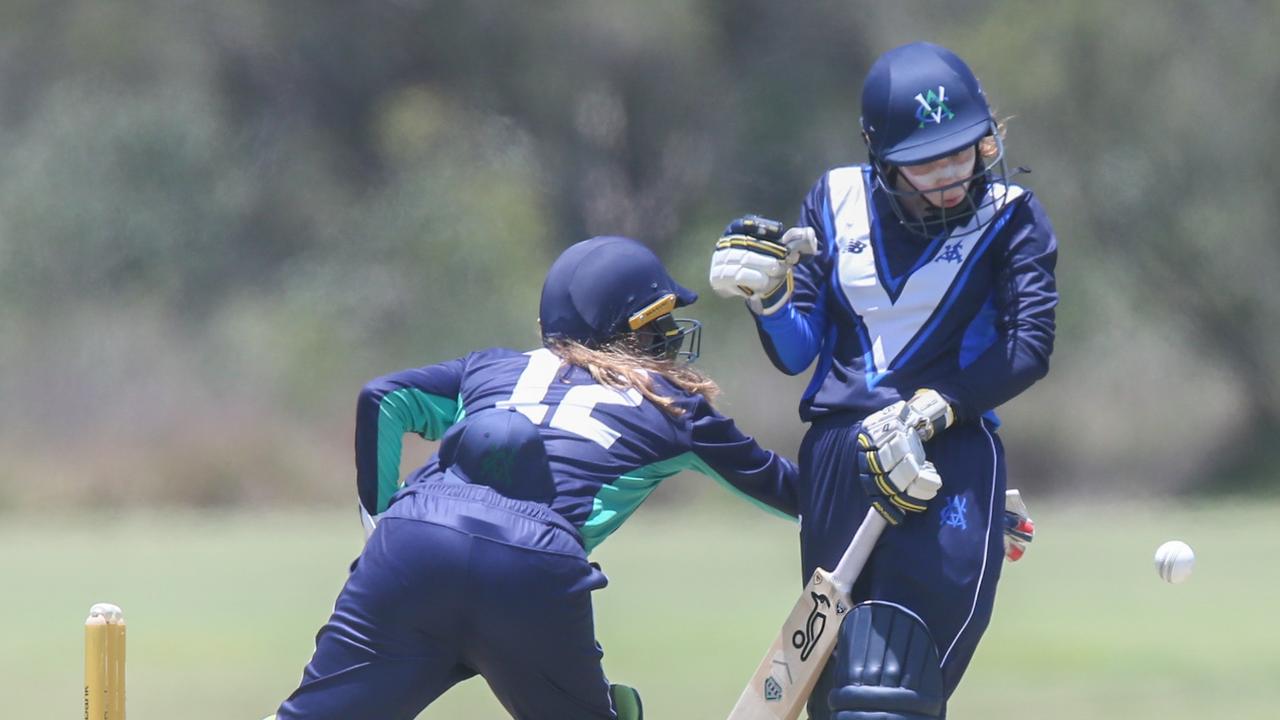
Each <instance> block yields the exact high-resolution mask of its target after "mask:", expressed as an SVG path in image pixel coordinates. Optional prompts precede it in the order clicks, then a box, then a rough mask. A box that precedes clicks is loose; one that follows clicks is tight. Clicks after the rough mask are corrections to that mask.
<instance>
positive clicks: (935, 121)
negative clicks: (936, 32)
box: [862, 42, 996, 165]
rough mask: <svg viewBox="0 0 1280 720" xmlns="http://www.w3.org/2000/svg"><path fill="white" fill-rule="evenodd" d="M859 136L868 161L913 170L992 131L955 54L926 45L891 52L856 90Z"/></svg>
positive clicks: (978, 91) (980, 97)
mask: <svg viewBox="0 0 1280 720" xmlns="http://www.w3.org/2000/svg"><path fill="white" fill-rule="evenodd" d="M862 131H863V132H864V133H865V134H866V141H867V150H868V151H869V152H870V153H871V156H872V158H873V159H875V160H878V161H880V162H882V163H886V164H889V165H917V164H919V163H925V162H929V161H930V160H936V159H938V158H940V157H945V156H947V155H950V154H952V153H955V152H958V151H960V150H963V149H965V148H967V147H970V146H972V145H975V144H977V142H978V141H979V140H981V139H982V138H983V137H985V136H986V135H990V134H992V133H994V132H995V131H996V121H995V118H993V117H992V116H991V108H990V107H988V106H987V98H986V95H984V94H983V92H982V87H981V86H980V85H979V84H978V78H977V77H976V76H975V75H974V74H973V71H972V70H970V69H969V66H968V65H966V64H965V62H964V61H963V60H961V59H960V58H959V57H958V56H957V55H956V54H955V53H953V52H951V51H950V50H948V49H946V48H944V47H940V46H938V45H934V44H932V43H927V42H915V43H911V44H910V45H903V46H902V47H899V48H894V49H893V50H890V51H889V52H887V53H885V54H884V55H881V56H880V59H879V60H877V61H876V62H875V64H874V65H872V66H871V70H870V71H869V72H868V73H867V79H866V82H864V83H863V85H862Z"/></svg>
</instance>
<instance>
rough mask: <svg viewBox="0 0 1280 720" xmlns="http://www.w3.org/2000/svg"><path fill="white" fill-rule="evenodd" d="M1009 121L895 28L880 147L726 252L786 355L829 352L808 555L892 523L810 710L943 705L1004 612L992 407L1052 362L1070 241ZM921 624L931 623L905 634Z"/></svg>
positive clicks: (736, 290)
mask: <svg viewBox="0 0 1280 720" xmlns="http://www.w3.org/2000/svg"><path fill="white" fill-rule="evenodd" d="M1003 131H1004V128H1003V127H1002V125H1001V124H1000V123H999V122H998V121H997V120H996V118H995V117H994V116H993V115H992V112H991V109H990V107H989V106H988V102H987V99H986V97H985V96H984V94H983V92H982V89H981V88H980V86H979V84H978V79H977V78H976V77H975V76H974V74H973V72H972V71H971V70H970V69H969V67H968V66H967V65H966V64H965V63H964V61H963V60H961V59H960V58H959V57H957V56H956V55H955V54H954V53H952V52H951V51H949V50H947V49H945V48H942V47H939V46H937V45H932V44H929V43H923V42H918V43H912V44H910V45H905V46H903V47H899V48H896V49H894V50H890V51H889V52H887V53H885V54H884V55H883V56H882V57H880V58H879V59H878V60H877V61H876V62H875V64H874V65H873V66H872V68H871V70H870V71H869V73H868V74H867V77H866V80H865V83H864V85H863V90H862V137H863V140H864V141H865V143H866V147H867V154H868V158H869V161H868V162H867V163H866V164H865V165H852V166H848V167H838V168H835V169H833V170H830V171H828V172H827V173H826V174H824V175H823V176H822V177H821V178H820V179H819V180H818V182H817V183H816V184H815V185H814V186H813V188H812V190H810V192H809V194H808V196H807V198H806V199H805V201H804V205H803V209H802V211H801V215H800V221H799V223H798V227H796V228H792V229H791V230H788V231H786V232H783V231H784V229H785V228H784V227H783V226H782V225H780V224H778V223H775V222H772V221H767V220H762V219H760V218H757V217H753V216H748V217H745V218H741V219H739V220H735V221H734V222H733V223H731V224H730V225H729V227H728V229H727V231H726V233H725V235H724V237H722V238H721V239H720V241H719V243H718V244H717V249H716V251H715V253H714V255H713V257H712V264H711V285H712V287H713V288H714V289H715V291H716V292H717V293H718V294H720V295H722V296H726V297H729V296H738V297H743V298H745V299H746V304H747V306H748V308H749V309H750V311H751V312H752V314H753V315H754V317H755V319H756V324H757V327H758V330H759V335H760V341H761V344H762V345H763V346H764V350H765V352H766V353H767V354H768V356H769V359H770V360H771V361H772V362H773V364H774V365H775V366H776V367H777V368H778V369H779V370H781V371H782V372H784V373H787V374H789V375H794V374H797V373H801V372H803V371H805V369H806V368H808V367H810V366H811V365H816V366H815V369H814V372H813V379H812V381H811V382H810V383H809V385H808V388H807V389H806V390H805V393H804V396H803V398H802V399H801V402H800V415H801V418H802V419H803V420H805V421H807V422H809V423H810V428H809V430H808V432H807V434H806V435H805V439H804V442H803V444H802V446H801V450H800V458H799V461H800V469H801V479H800V487H799V502H800V514H801V533H800V540H801V555H802V561H803V566H804V573H803V575H802V577H805V578H807V577H809V575H810V574H812V573H813V571H814V568H816V567H825V568H830V567H832V566H833V564H834V563H835V561H836V559H837V558H838V557H839V556H840V553H841V551H842V550H843V549H844V548H845V546H846V545H847V544H848V542H849V539H850V538H851V537H852V535H853V533H854V530H855V529H856V527H857V524H858V522H859V521H860V520H861V518H862V517H863V515H864V514H865V513H866V511H867V509H868V508H869V507H874V508H875V509H876V510H878V511H879V512H880V514H881V515H882V516H884V518H885V519H886V520H887V521H888V522H889V525H890V527H888V528H887V529H886V530H885V532H884V534H883V536H882V537H881V540H880V544H879V546H878V547H877V549H876V550H875V552H874V553H873V554H872V555H871V560H870V562H869V564H868V565H867V566H866V568H865V569H864V571H863V573H862V576H861V578H860V579H859V581H858V583H857V584H856V585H855V586H854V588H853V600H854V601H855V602H859V601H868V600H874V601H877V602H875V603H870V604H866V605H859V606H857V607H856V608H855V609H854V610H853V611H852V612H851V614H850V616H849V617H848V619H846V620H845V622H844V624H843V626H842V629H841V635H840V642H839V644H838V646H837V648H836V650H835V653H834V655H833V660H832V661H831V662H829V663H828V665H827V668H826V670H825V672H824V673H823V676H822V678H821V680H820V681H819V683H818V687H817V689H816V690H815V691H814V692H813V694H812V695H811V696H810V700H809V706H808V709H809V714H810V717H811V718H813V719H814V720H826V719H827V718H831V717H838V718H840V719H841V720H866V719H867V718H877V719H879V720H894V719H898V720H905V719H908V718H909V719H912V720H916V719H919V720H925V719H927V718H942V717H945V714H946V699H947V698H948V697H950V695H951V693H952V692H953V691H954V690H955V688H956V685H957V684H958V683H959V682H960V678H961V676H962V675H963V674H964V671H965V668H966V666H967V665H968V664H969V660H970V658H971V657H972V656H973V653H974V650H975V649H976V648H977V645H978V640H979V639H980V638H981V637H982V634H983V631H984V630H985V629H986V627H987V623H988V621H989V620H990V617H991V611H992V603H993V600H994V597H995V590H996V582H997V580H998V579H999V577H1000V569H1001V559H1002V553H1003V542H1002V540H1003V538H1002V532H1003V522H1002V520H1003V517H1004V509H1005V508H1004V492H1005V461H1004V451H1003V448H1002V446H1001V444H1000V439H999V437H998V436H997V435H996V428H997V427H998V425H999V421H998V420H997V418H996V416H995V414H994V412H993V409H994V408H995V407H996V406H998V405H1000V404H1001V403H1004V402H1005V401H1007V400H1009V399H1010V398H1012V397H1014V396H1016V395H1018V394H1019V393H1021V392H1022V391H1024V390H1026V389H1027V388H1028V387H1029V386H1031V384H1032V383H1034V382H1035V381H1037V380H1039V379H1040V378H1042V377H1044V375H1045V374H1046V372H1048V369H1049V355H1050V353H1051V352H1052V350H1053V338H1054V309H1055V306H1056V305H1057V303H1058V293H1057V287H1056V284H1055V280H1054V265H1055V262H1056V258H1057V241H1056V239H1055V237H1054V233H1053V230H1052V228H1051V227H1050V224H1049V219H1048V217H1047V216H1046V214H1045V211H1044V208H1043V207H1041V205H1040V203H1039V201H1038V200H1037V199H1036V198H1035V196H1034V195H1033V194H1032V193H1031V192H1030V191H1028V190H1025V189H1024V188H1021V187H1019V186H1017V185H1014V184H1012V183H1011V182H1010V181H1009V176H1008V173H1007V172H1006V169H1005V162H1004V144H1003V137H1002V136H1003V134H1004V133H1003ZM868 416H874V417H875V419H876V421H875V422H864V419H866V418H868ZM907 433H914V434H916V435H917V436H918V437H919V438H920V439H922V440H923V441H924V442H923V445H920V444H919V443H917V444H916V446H917V447H919V448H921V450H920V451H922V452H923V453H924V454H925V455H927V459H928V460H930V461H932V462H933V464H934V465H935V466H936V468H937V471H938V473H939V475H941V478H942V488H941V491H940V492H938V493H937V495H936V497H932V498H930V497H918V496H913V495H912V493H911V492H909V491H910V489H911V487H912V481H913V480H914V479H915V478H914V477H911V470H910V468H912V467H915V466H916V465H917V464H918V463H904V462H901V461H902V457H903V452H904V450H903V448H904V447H907V444H904V443H903V442H902V438H903V437H904V436H905V434H907ZM906 452H908V453H911V452H915V451H912V450H911V449H910V448H909V447H907V450H906ZM923 459H924V458H915V460H923ZM855 473H856V474H860V476H861V478H862V482H861V483H860V484H854V483H849V482H847V481H846V478H847V477H849V475H850V474H855ZM920 633H927V636H928V637H929V638H930V639H931V642H928V643H912V642H910V638H911V637H912V636H913V635H914V636H916V637H918V636H919V634H920ZM922 648H923V649H922ZM897 663H900V668H901V672H899V671H898V670H897V668H899V665H898V664H897ZM891 667H892V668H894V669H893V670H892V671H891ZM907 668H918V669H919V671H918V672H916V671H915V670H912V671H911V672H907ZM882 671H883V672H882Z"/></svg>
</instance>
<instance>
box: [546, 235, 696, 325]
mask: <svg viewBox="0 0 1280 720" xmlns="http://www.w3.org/2000/svg"><path fill="white" fill-rule="evenodd" d="M668 295H674V296H675V306H676V307H682V306H685V305H689V304H691V303H693V302H694V301H696V300H697V299H698V294H697V293H695V292H694V291H692V290H690V289H688V288H686V287H684V286H682V285H680V284H679V283H677V282H676V281H675V280H674V279H673V278H672V277H671V275H670V274H669V273H668V272H667V269H666V268H665V267H663V266H662V261H660V260H658V256H657V255H654V254H653V251H651V250H649V248H647V247H645V246H644V245H642V244H641V243H639V242H637V241H635V240H632V239H631V238H626V237H619V236H612V235H603V236H598V237H593V238H591V239H589V240H583V241H582V242H579V243H575V244H573V245H571V246H570V247H569V249H567V250H565V251H564V252H563V253H561V255H560V257H559V258H557V259H556V261H555V262H554V263H552V265H551V269H550V270H549V271H547V279H546V282H545V283H544V284H543V286H542V300H541V302H540V303H539V306H538V320H539V322H541V324H542V336H543V337H544V338H565V339H569V340H576V341H578V342H581V343H584V344H593V343H600V342H604V341H606V340H610V339H612V338H614V337H617V336H619V335H622V334H624V333H627V332H630V331H631V330H634V329H635V328H632V327H630V325H629V322H628V321H629V319H630V318H631V317H632V316H633V315H635V314H637V313H639V312H641V311H643V310H645V309H648V308H650V307H651V306H652V305H653V304H654V303H656V302H658V301H659V300H661V299H662V298H664V297H666V296H668Z"/></svg>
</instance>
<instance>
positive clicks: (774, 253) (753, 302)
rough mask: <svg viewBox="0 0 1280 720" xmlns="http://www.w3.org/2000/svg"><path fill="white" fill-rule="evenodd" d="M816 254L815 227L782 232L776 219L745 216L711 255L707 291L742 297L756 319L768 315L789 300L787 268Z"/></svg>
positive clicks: (790, 287)
mask: <svg viewBox="0 0 1280 720" xmlns="http://www.w3.org/2000/svg"><path fill="white" fill-rule="evenodd" d="M817 252H818V236H817V235H816V234H815V233H814V231H813V228H808V227H795V228H791V229H790V230H786V229H785V226H784V225H783V224H782V223H780V222H778V221H777V220H767V219H765V218H762V217H758V216H756V215H746V216H744V217H740V218H738V219H737V220H734V221H733V222H731V223H729V226H728V227H727V228H725V231H724V235H723V236H721V238H720V240H719V241H718V242H716V250H715V252H714V253H713V254H712V255H711V289H712V290H714V291H715V292H716V294H717V295H719V296H721V297H742V298H746V300H747V307H749V308H751V312H754V313H755V314H757V315H772V314H773V313H775V312H777V311H778V310H779V309H781V308H782V307H785V306H786V304H787V302H788V301H789V300H790V299H791V292H792V290H793V288H794V287H795V286H794V282H793V279H792V275H791V268H792V266H794V265H795V264H796V263H798V262H800V258H802V257H803V256H805V255H813V254H815V253H817Z"/></svg>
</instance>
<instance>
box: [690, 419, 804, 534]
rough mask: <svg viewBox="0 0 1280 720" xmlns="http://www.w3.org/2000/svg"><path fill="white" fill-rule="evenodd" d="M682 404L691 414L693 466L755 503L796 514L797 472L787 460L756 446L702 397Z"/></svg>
mask: <svg viewBox="0 0 1280 720" xmlns="http://www.w3.org/2000/svg"><path fill="white" fill-rule="evenodd" d="M686 407H687V408H688V410H689V412H690V414H691V417H690V418H689V419H690V423H691V440H692V442H691V445H692V447H691V450H692V452H693V455H694V457H695V458H696V459H697V461H696V462H695V463H694V465H693V469H695V470H698V471H699V472H701V473H703V474H704V475H707V476H709V477H711V478H713V479H715V480H717V481H719V482H720V483H722V484H725V485H727V486H728V487H730V489H732V490H734V491H735V492H737V493H740V494H743V495H746V496H747V497H748V498H749V499H750V500H752V501H754V502H755V503H756V504H760V505H765V506H767V507H769V508H772V509H773V510H775V511H777V512H779V513H781V514H784V515H787V516H790V517H795V516H796V514H797V513H799V500H798V499H797V497H796V484H797V480H798V477H799V474H798V471H797V470H796V466H795V465H794V464H793V463H792V462H791V461H790V460H788V459H786V458H784V457H782V456H781V455H779V454H777V453H775V452H772V451H770V450H765V449H764V448H762V447H760V445H759V444H758V443H757V442H756V441H755V440H754V439H752V438H751V437H748V436H747V435H744V434H743V433H742V431H741V430H739V429H738V427H737V425H735V424H734V422H733V420H731V419H729V418H727V417H725V416H724V415H721V414H720V413H719V412H716V410H715V408H713V407H711V403H709V402H707V400H706V399H705V398H702V397H701V396H697V397H696V398H695V399H694V402H693V403H692V407H689V406H687V405H686Z"/></svg>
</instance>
